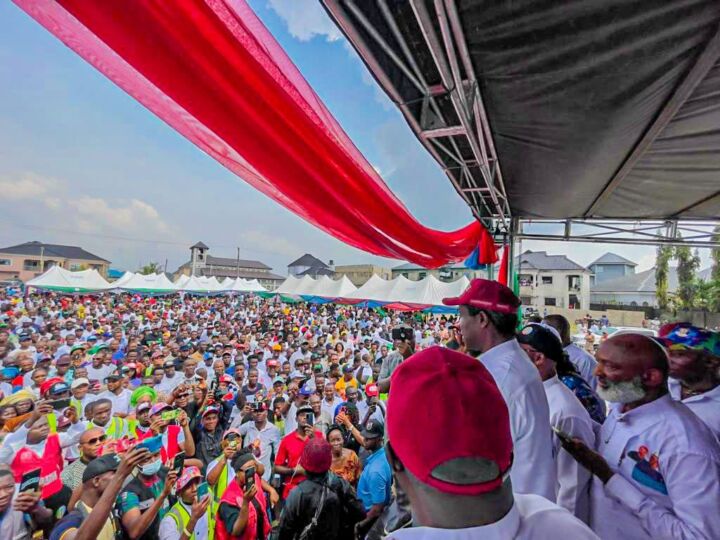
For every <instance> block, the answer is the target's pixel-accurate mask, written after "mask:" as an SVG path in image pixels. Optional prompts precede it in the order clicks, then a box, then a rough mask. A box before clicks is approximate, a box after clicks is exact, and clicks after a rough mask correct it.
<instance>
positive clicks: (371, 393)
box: [365, 384, 380, 397]
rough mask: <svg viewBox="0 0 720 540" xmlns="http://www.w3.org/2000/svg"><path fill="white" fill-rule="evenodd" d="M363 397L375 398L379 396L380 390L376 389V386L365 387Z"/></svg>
mask: <svg viewBox="0 0 720 540" xmlns="http://www.w3.org/2000/svg"><path fill="white" fill-rule="evenodd" d="M365 395H367V397H376V396H379V395H380V389H379V388H378V385H377V384H368V385H367V386H366V387H365Z"/></svg>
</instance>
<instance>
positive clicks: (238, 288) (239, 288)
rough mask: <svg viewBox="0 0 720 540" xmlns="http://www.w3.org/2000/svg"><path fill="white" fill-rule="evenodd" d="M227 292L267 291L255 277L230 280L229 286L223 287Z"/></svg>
mask: <svg viewBox="0 0 720 540" xmlns="http://www.w3.org/2000/svg"><path fill="white" fill-rule="evenodd" d="M225 290H226V291H228V292H267V289H266V288H265V287H263V286H262V285H260V282H259V281H258V280H257V279H243V278H237V279H236V280H235V281H231V283H230V285H229V287H227V288H225Z"/></svg>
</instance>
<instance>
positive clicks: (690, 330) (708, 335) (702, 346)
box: [658, 323, 720, 356]
mask: <svg viewBox="0 0 720 540" xmlns="http://www.w3.org/2000/svg"><path fill="white" fill-rule="evenodd" d="M658 341H659V342H660V343H661V344H662V345H664V346H665V347H666V348H667V349H668V350H670V351H673V350H683V349H685V350H695V351H705V352H707V353H710V354H711V355H714V356H720V333H719V332H713V331H712V330H708V329H707V328H700V327H699V326H694V325H692V324H689V323H669V324H665V325H663V326H661V327H660V331H659V332H658Z"/></svg>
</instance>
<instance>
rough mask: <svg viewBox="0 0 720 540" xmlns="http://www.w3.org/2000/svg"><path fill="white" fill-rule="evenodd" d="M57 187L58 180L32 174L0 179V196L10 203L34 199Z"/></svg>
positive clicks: (8, 176) (6, 176)
mask: <svg viewBox="0 0 720 540" xmlns="http://www.w3.org/2000/svg"><path fill="white" fill-rule="evenodd" d="M59 186H60V182H59V181H58V180H56V179H54V178H49V177H45V176H40V175H38V174H34V173H22V174H20V175H17V176H14V175H4V176H2V177H0V194H1V196H2V197H3V199H6V200H11V201H22V200H27V199H35V198H37V197H41V196H43V195H45V194H47V193H49V192H51V191H53V190H55V189H57V188H58V187H59Z"/></svg>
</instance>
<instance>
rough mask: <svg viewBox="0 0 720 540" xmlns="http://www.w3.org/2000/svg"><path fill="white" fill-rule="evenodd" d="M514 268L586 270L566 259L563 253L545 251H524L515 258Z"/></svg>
mask: <svg viewBox="0 0 720 540" xmlns="http://www.w3.org/2000/svg"><path fill="white" fill-rule="evenodd" d="M515 265H516V268H517V269H518V270H519V271H520V270H522V269H523V268H524V269H527V270H531V269H532V270H579V271H581V272H585V271H587V270H586V268H585V267H584V266H581V265H579V264H578V263H576V262H575V261H572V260H570V259H568V258H567V257H566V256H565V255H548V254H547V252H546V251H530V250H528V251H525V252H524V253H522V254H520V255H519V256H518V257H516V258H515Z"/></svg>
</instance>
